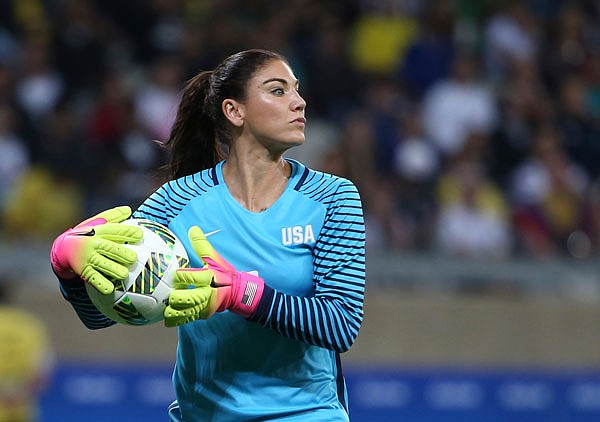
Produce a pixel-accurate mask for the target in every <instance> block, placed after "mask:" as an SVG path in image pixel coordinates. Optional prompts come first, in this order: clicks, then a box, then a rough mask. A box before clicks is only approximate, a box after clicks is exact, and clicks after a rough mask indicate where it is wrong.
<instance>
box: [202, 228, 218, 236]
mask: <svg viewBox="0 0 600 422" xmlns="http://www.w3.org/2000/svg"><path fill="white" fill-rule="evenodd" d="M220 231H221V229H217V230H213V231H211V232H208V233H204V237H208V236H212V235H213V234H217V233H219V232H220Z"/></svg>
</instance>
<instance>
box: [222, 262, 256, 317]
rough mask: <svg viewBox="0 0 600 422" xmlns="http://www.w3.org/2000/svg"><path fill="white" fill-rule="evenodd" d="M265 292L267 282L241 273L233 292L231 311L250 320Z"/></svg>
mask: <svg viewBox="0 0 600 422" xmlns="http://www.w3.org/2000/svg"><path fill="white" fill-rule="evenodd" d="M264 290H265V282H264V280H263V279H262V278H260V277H257V276H255V275H252V274H249V273H244V272H240V273H239V279H238V280H237V283H236V288H235V289H234V290H233V291H232V293H233V294H232V296H233V297H232V298H231V299H232V301H231V305H230V306H229V310H230V311H231V312H234V313H236V314H238V315H241V316H243V317H244V318H249V317H250V316H251V315H252V314H253V313H254V311H256V308H257V307H258V304H259V302H260V298H261V297H262V295H263V292H264Z"/></svg>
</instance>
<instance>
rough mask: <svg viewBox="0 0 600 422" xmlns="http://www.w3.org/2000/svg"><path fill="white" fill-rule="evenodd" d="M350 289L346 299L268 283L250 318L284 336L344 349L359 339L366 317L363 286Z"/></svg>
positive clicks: (341, 350) (328, 347)
mask: <svg viewBox="0 0 600 422" xmlns="http://www.w3.org/2000/svg"><path fill="white" fill-rule="evenodd" d="M348 293H349V294H348V295H347V296H348V297H346V298H345V299H341V298H335V297H333V296H326V295H320V296H314V297H300V296H292V295H288V294H284V293H281V292H278V291H275V290H273V289H271V288H270V287H268V286H266V287H265V291H264V293H263V296H262V298H261V301H260V303H259V306H258V308H257V310H256V312H255V313H254V314H253V315H252V316H251V317H250V320H253V321H256V322H258V323H259V324H261V325H263V326H265V327H269V328H271V329H273V330H275V331H276V332H277V333H279V334H280V335H282V336H284V337H288V338H292V339H295V340H299V341H302V342H305V343H308V344H312V345H315V346H319V347H323V348H326V349H330V350H334V351H336V352H339V353H343V352H346V351H348V350H349V349H350V347H351V346H352V344H353V343H354V341H355V340H356V337H357V335H358V331H359V328H360V325H361V323H362V319H363V306H362V305H363V299H362V298H363V293H362V288H361V287H357V288H356V289H355V291H354V292H353V293H352V292H348Z"/></svg>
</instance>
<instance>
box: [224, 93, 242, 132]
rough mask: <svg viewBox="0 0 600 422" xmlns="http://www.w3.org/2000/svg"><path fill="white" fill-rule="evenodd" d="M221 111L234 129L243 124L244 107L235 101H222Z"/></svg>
mask: <svg viewBox="0 0 600 422" xmlns="http://www.w3.org/2000/svg"><path fill="white" fill-rule="evenodd" d="M221 109H222V111H223V114H224V115H225V118H227V120H229V122H231V124H232V125H234V126H236V127H240V126H242V124H244V116H245V114H244V111H245V110H244V105H243V104H242V103H239V102H237V101H235V100H231V99H226V100H223V103H222V104H221Z"/></svg>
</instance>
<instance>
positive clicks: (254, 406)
mask: <svg viewBox="0 0 600 422" xmlns="http://www.w3.org/2000/svg"><path fill="white" fill-rule="evenodd" d="M289 162H290V164H291V166H292V173H291V176H290V179H289V182H288V184H287V187H286V189H285V190H284V192H283V194H282V195H281V196H280V198H279V199H278V200H277V201H276V202H275V203H274V204H273V205H272V206H271V207H269V208H268V209H267V210H265V211H263V212H260V213H253V212H250V211H248V210H247V209H245V208H243V207H242V206H241V205H240V204H239V203H238V202H237V201H236V200H235V199H234V198H233V197H232V196H231V194H230V193H229V191H228V189H227V186H226V184H225V182H224V180H223V174H222V166H223V162H221V163H219V164H218V165H217V166H215V167H214V168H212V169H208V170H204V171H202V172H199V173H197V174H194V175H191V176H186V177H183V178H180V179H177V180H173V181H171V182H168V183H166V184H165V185H163V186H162V187H161V188H159V189H158V190H157V191H156V192H154V193H153V194H152V195H151V196H150V197H149V198H148V199H147V200H146V201H145V202H144V203H143V204H142V205H141V206H140V208H139V209H138V210H137V211H136V212H135V213H134V217H137V218H149V219H152V220H155V221H158V222H160V223H162V224H164V225H167V226H168V227H169V228H170V229H171V230H172V231H173V232H174V233H175V234H176V235H177V236H178V237H179V238H180V239H181V240H182V241H183V242H184V244H185V246H186V249H187V250H188V254H189V255H190V257H191V263H190V265H191V266H193V267H200V266H202V263H201V261H200V260H199V258H198V257H196V256H195V254H194V252H193V249H192V248H191V245H190V244H189V240H188V238H187V232H188V229H189V228H190V227H191V226H193V225H197V226H200V227H201V228H202V229H203V231H204V232H205V233H212V234H211V235H210V237H209V240H210V242H211V244H212V245H213V246H214V248H215V249H216V250H217V251H219V253H220V254H221V255H222V256H223V257H224V258H225V259H226V260H228V261H229V262H230V263H231V264H233V266H234V267H235V268H236V269H238V270H240V271H257V272H258V274H259V276H260V277H262V278H263V279H264V280H265V283H266V288H265V292H264V294H263V296H262V299H261V301H260V303H259V306H258V309H257V311H256V312H255V313H254V314H253V315H252V316H251V317H250V318H249V319H248V320H246V319H244V318H242V317H240V316H238V315H236V314H233V313H231V312H227V311H226V312H222V313H218V314H215V315H214V316H212V317H211V318H209V319H208V320H204V321H195V322H192V323H188V324H186V325H183V326H181V327H179V329H178V330H179V343H178V348H177V363H176V366H175V370H174V375H173V380H174V386H175V391H176V397H177V401H178V406H179V408H180V412H181V418H182V420H185V421H200V420H202V421H212V420H218V421H228V420H231V421H244V420H311V421H321V420H322V421H345V420H348V415H347V406H346V392H345V383H344V380H343V376H342V373H341V366H340V359H339V353H340V352H344V351H346V350H348V349H349V348H350V346H351V345H352V343H353V342H354V340H355V339H356V336H357V334H358V331H359V327H360V325H361V322H362V318H363V296H364V287H365V250H364V242H365V231H364V222H363V216H362V207H361V203H360V198H359V195H358V192H357V190H356V188H355V186H354V185H353V184H352V183H351V182H349V181H348V180H346V179H343V178H339V177H336V176H332V175H328V174H325V173H320V172H317V171H314V170H311V169H308V168H307V167H305V166H304V165H302V164H301V163H299V162H297V161H294V160H289ZM63 290H64V293H65V295H66V297H67V299H68V300H70V301H71V303H72V304H73V305H74V307H75V309H76V310H77V311H78V314H79V316H80V318H81V319H82V320H83V321H84V323H85V324H86V325H87V326H89V327H91V328H99V327H102V326H106V325H109V324H111V321H110V320H107V319H106V318H104V317H102V316H101V315H100V314H99V313H98V312H97V311H95V310H94V308H93V306H92V305H91V303H89V299H88V298H87V297H86V295H85V294H84V291H81V290H76V289H66V288H64V289H63ZM69 290H70V291H69ZM173 420H176V419H173Z"/></svg>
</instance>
